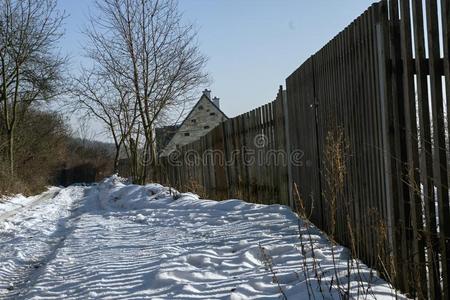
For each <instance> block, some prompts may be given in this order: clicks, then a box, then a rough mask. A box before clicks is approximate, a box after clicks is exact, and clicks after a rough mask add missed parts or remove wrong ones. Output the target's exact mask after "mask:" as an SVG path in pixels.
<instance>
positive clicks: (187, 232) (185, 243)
mask: <svg viewBox="0 0 450 300" xmlns="http://www.w3.org/2000/svg"><path fill="white" fill-rule="evenodd" d="M301 230H302V231H303V230H307V232H306V231H305V232H302V234H304V235H305V236H306V235H307V236H308V240H309V241H310V242H311V245H313V248H314V249H311V247H310V246H308V245H301V243H300V240H299V229H298V225H297V219H296V216H295V215H294V214H293V213H292V212H291V211H290V210H289V209H288V208H287V207H284V206H279V205H272V206H264V205H255V204H249V203H245V202H243V201H239V200H228V201H223V202H215V201H208V200H199V199H198V197H196V196H195V195H193V194H180V195H178V196H177V197H174V196H173V195H171V191H170V190H169V189H168V188H164V187H162V186H159V185H147V186H145V187H142V186H136V185H126V184H123V183H121V182H120V179H119V178H117V177H112V178H110V179H108V180H106V181H105V182H103V183H101V184H99V185H98V186H92V187H69V188H66V189H62V190H61V191H60V192H59V193H58V194H57V195H56V196H55V197H54V198H52V199H47V200H46V201H43V202H42V203H40V204H39V205H36V206H34V207H33V211H27V212H25V211H23V212H22V213H20V214H16V215H15V216H14V217H13V218H12V219H9V220H8V221H6V222H4V223H2V224H0V298H2V297H3V298H7V299H99V298H106V299H173V298H179V299H248V298H258V299H282V294H281V291H280V288H281V290H282V291H283V293H284V294H285V295H286V296H287V298H288V299H308V298H309V297H310V296H311V297H313V296H314V297H316V298H318V299H319V298H320V299H322V298H323V297H324V298H325V299H333V298H335V299H339V291H338V290H339V289H338V288H337V287H336V285H334V286H330V283H331V282H333V280H332V279H331V278H332V276H334V274H335V273H334V268H333V264H332V258H331V247H330V245H329V242H328V241H327V240H326V239H325V238H323V237H322V236H320V232H319V231H318V230H316V229H314V228H306V227H305V228H303V229H301ZM302 246H303V252H302V251H301V250H300V248H301V247H302ZM335 251H336V253H337V254H336V257H337V260H338V267H340V269H341V272H343V270H347V259H346V257H347V251H346V250H345V249H343V248H342V247H335ZM264 253H265V254H264ZM302 253H303V255H302ZM313 253H314V259H312V257H313V255H312V254H313ZM264 255H266V256H267V257H270V259H269V260H270V263H269V265H270V266H267V264H266V267H265V266H264V262H262V261H261V260H263V259H262V257H263V256H264ZM266 262H267V260H266ZM314 265H315V267H314ZM317 265H319V266H320V269H319V270H318V271H313V270H314V268H315V269H316V270H317V269H318V268H317ZM271 267H272V268H273V270H274V272H275V273H276V280H274V279H273V274H272V272H271V271H270V268H271ZM305 267H306V268H305ZM346 272H347V271H346ZM356 273H357V272H356V271H355V272H353V273H352V274H351V276H350V278H352V280H353V281H352V282H351V285H352V290H351V295H352V296H353V297H355V298H357V296H358V293H359V295H360V296H363V294H364V298H366V296H367V297H368V298H373V297H376V298H377V299H381V298H385V299H389V298H391V297H392V296H393V292H392V291H391V290H390V289H389V286H388V285H387V284H386V283H385V282H384V281H382V280H381V279H379V278H378V277H376V276H371V275H370V272H369V270H368V269H367V268H365V267H362V268H360V270H359V272H358V276H356V275H354V274H356ZM317 274H319V278H318V276H317ZM345 274H348V273H345ZM345 274H344V273H342V277H343V278H344V277H345ZM356 277H358V279H356ZM274 281H275V282H274ZM277 281H278V283H279V285H278V284H277ZM319 282H320V284H319ZM363 282H365V283H366V284H367V283H369V282H370V285H371V288H370V289H369V290H366V292H363V290H364V289H362V287H360V288H358V286H362V285H363ZM331 285H333V284H332V283H331ZM330 290H331V292H330ZM322 296H323V297H322Z"/></svg>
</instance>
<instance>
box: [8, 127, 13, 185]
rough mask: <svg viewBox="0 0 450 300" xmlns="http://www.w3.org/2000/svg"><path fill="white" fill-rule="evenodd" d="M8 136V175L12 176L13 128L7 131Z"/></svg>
mask: <svg viewBox="0 0 450 300" xmlns="http://www.w3.org/2000/svg"><path fill="white" fill-rule="evenodd" d="M7 137H8V159H9V175H10V176H11V177H14V128H11V129H9V130H8V131H7Z"/></svg>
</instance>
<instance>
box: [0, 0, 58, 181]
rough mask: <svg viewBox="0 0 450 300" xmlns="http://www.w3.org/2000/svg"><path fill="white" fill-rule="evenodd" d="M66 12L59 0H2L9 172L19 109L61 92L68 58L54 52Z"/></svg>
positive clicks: (1, 74) (2, 97) (2, 93)
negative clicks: (62, 78) (62, 72)
mask: <svg viewBox="0 0 450 300" xmlns="http://www.w3.org/2000/svg"><path fill="white" fill-rule="evenodd" d="M63 19H64V14H63V13H60V12H58V11H57V9H56V0H0V89H1V90H0V112H1V118H2V120H1V122H0V124H2V125H3V126H2V127H3V128H2V130H4V132H5V133H6V136H7V145H8V151H7V152H8V160H9V169H10V170H9V171H10V175H14V168H15V166H14V151H15V147H14V140H15V129H16V126H17V122H18V120H19V118H18V115H19V113H24V112H26V111H27V110H28V108H29V107H30V106H32V105H33V104H34V103H35V102H36V101H39V100H49V99H52V98H53V97H54V96H55V95H57V94H59V92H60V87H61V80H60V79H61V70H62V66H63V65H64V63H65V61H66V59H65V58H63V57H61V56H60V55H59V54H55V53H54V51H53V49H55V44H56V43H57V42H58V40H59V39H60V38H61V36H62V32H61V31H60V27H61V23H62V21H63Z"/></svg>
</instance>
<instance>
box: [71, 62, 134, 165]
mask: <svg viewBox="0 0 450 300" xmlns="http://www.w3.org/2000/svg"><path fill="white" fill-rule="evenodd" d="M74 81H75V82H74V85H73V87H72V88H71V92H72V94H73V95H74V96H75V97H77V100H78V101H76V102H74V103H73V108H74V109H75V110H76V111H81V112H82V113H83V116H84V117H92V116H93V117H94V118H96V119H97V120H98V121H100V122H101V123H102V124H103V125H104V127H105V128H106V130H107V131H108V133H109V135H110V136H111V137H112V139H113V141H114V146H115V156H114V172H117V171H118V162H119V156H120V152H121V149H122V147H123V145H124V143H126V141H127V139H128V137H129V136H130V135H131V132H132V129H133V127H134V124H135V123H136V119H137V118H138V114H137V107H136V103H135V102H134V101H132V98H131V97H130V91H128V90H127V89H126V87H125V86H123V85H121V84H120V83H119V81H117V80H114V78H113V77H111V76H109V75H106V74H103V75H102V74H97V73H96V72H94V71H92V70H91V71H89V70H83V72H82V75H81V76H80V77H78V78H76V79H75V80H74Z"/></svg>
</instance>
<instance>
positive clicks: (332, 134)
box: [323, 127, 348, 290]
mask: <svg viewBox="0 0 450 300" xmlns="http://www.w3.org/2000/svg"><path fill="white" fill-rule="evenodd" d="M347 150H348V146H347V144H346V142H345V136H344V130H343V129H342V128H341V127H337V128H335V129H333V130H330V131H329V132H328V133H327V136H326V141H325V149H324V171H323V172H324V174H323V175H324V176H323V177H324V179H325V184H326V186H325V190H324V199H325V200H326V201H327V203H328V206H329V211H330V228H329V229H330V237H331V239H332V240H333V241H334V240H335V233H336V214H337V205H338V203H337V202H338V200H341V199H342V198H343V197H342V196H343V191H344V187H345V178H346V174H347V169H346V159H347ZM331 254H332V259H333V265H334V267H335V268H334V270H335V277H336V284H337V288H338V290H340V285H341V284H340V279H339V274H338V270H337V268H336V260H335V252H334V247H331Z"/></svg>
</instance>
